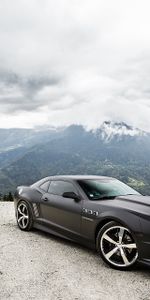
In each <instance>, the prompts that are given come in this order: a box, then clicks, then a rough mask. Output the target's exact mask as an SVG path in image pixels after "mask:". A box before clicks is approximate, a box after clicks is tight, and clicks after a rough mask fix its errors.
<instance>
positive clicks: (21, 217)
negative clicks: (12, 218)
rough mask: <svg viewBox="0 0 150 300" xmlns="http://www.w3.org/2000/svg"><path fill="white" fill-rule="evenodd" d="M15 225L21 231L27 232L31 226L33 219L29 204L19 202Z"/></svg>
mask: <svg viewBox="0 0 150 300" xmlns="http://www.w3.org/2000/svg"><path fill="white" fill-rule="evenodd" d="M16 218H17V224H18V226H19V228H20V229H21V230H25V231H29V230H30V229H31V228H32V226H33V217H32V212H31V208H30V206H29V204H28V203H27V202H26V201H24V200H21V201H20V202H19V203H18V205H17V214H16Z"/></svg>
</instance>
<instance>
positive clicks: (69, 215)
mask: <svg viewBox="0 0 150 300" xmlns="http://www.w3.org/2000/svg"><path fill="white" fill-rule="evenodd" d="M14 203H15V213H16V218H17V224H18V226H19V228H20V229H21V230H30V229H31V228H32V227H36V228H38V229H42V230H44V231H47V232H49V233H52V234H55V235H58V236H60V237H65V238H67V239H69V240H72V241H76V242H79V243H81V244H83V245H86V246H88V247H91V248H96V249H97V250H98V252H99V253H100V255H101V257H102V258H103V260H104V261H105V262H106V263H107V264H109V265H110V266H112V267H114V268H118V269H127V268H129V267H131V266H132V265H134V264H135V263H136V262H137V261H141V262H145V263H150V197H148V196H142V195H141V194H139V193H138V192H136V191H135V190H134V189H132V188H130V187H129V186H127V185H126V184H124V183H122V182H120V181H119V180H117V179H114V178H110V177H100V176H53V177H47V178H44V179H42V180H40V181H38V182H36V183H34V184H33V185H31V186H20V187H18V188H17V191H16V193H15V199H14Z"/></svg>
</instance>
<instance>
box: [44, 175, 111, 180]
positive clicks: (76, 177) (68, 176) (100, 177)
mask: <svg viewBox="0 0 150 300" xmlns="http://www.w3.org/2000/svg"><path fill="white" fill-rule="evenodd" d="M47 178H49V179H51V180H54V179H70V180H88V179H89V180H90V179H91V180H92V179H93V180H94V179H95V180H96V179H99V180H100V179H101V180H103V179H115V178H113V177H108V176H97V175H56V176H49V177H47Z"/></svg>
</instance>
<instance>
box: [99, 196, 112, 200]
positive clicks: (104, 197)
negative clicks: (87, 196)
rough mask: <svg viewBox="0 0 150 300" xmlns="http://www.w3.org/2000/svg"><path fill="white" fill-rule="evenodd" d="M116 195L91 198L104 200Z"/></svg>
mask: <svg viewBox="0 0 150 300" xmlns="http://www.w3.org/2000/svg"><path fill="white" fill-rule="evenodd" d="M116 197H118V196H102V197H99V198H95V199H93V200H105V199H114V198H116Z"/></svg>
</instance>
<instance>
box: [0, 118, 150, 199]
mask: <svg viewBox="0 0 150 300" xmlns="http://www.w3.org/2000/svg"><path fill="white" fill-rule="evenodd" d="M42 133H43V134H42ZM42 133H41V132H38V134H37V133H36V134H37V136H36V139H35V137H34V132H32V135H29V134H28V135H26V142H25V140H24V136H23V137H22V138H21V134H20V141H17V143H20V144H19V145H20V146H16V147H15V146H14V145H15V138H14V144H13V149H10V148H9V150H8V149H7V147H8V145H7V147H6V149H3V151H1V153H0V167H1V169H0V191H1V193H2V194H7V193H9V192H10V191H11V192H14V190H15V188H16V186H17V185H29V184H31V183H33V182H34V181H36V180H38V179H40V178H41V177H44V176H48V175H54V174H97V175H106V176H113V177H116V178H118V179H120V180H123V181H124V182H126V183H128V184H129V185H131V186H133V187H134V188H136V189H137V190H138V191H140V192H142V193H144V194H150V135H149V134H148V133H146V132H143V131H141V130H139V129H135V128H132V127H130V126H128V125H126V124H124V123H111V122H105V123H104V124H103V125H102V126H101V127H100V128H98V129H97V130H95V131H86V130H85V129H84V128H83V127H82V126H77V125H72V126H70V127H68V128H64V129H59V130H56V129H53V130H52V129H49V131H48V130H47V129H46V131H43V130H42ZM31 136H32V138H31ZM33 137H34V138H33ZM8 140H9V137H8ZM31 141H32V142H31ZM4 144H6V141H4ZM9 147H11V143H10V142H9Z"/></svg>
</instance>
